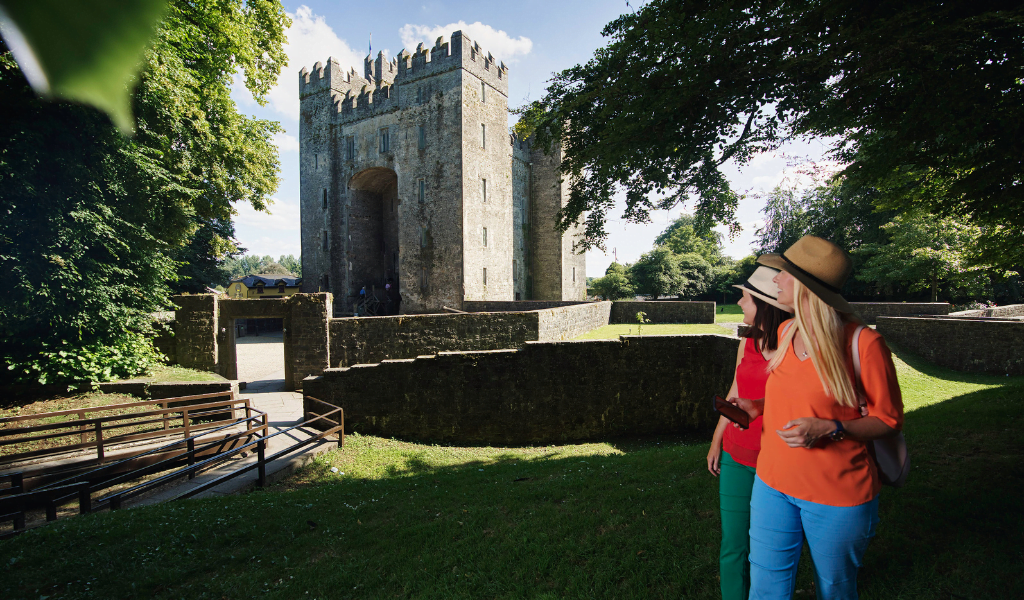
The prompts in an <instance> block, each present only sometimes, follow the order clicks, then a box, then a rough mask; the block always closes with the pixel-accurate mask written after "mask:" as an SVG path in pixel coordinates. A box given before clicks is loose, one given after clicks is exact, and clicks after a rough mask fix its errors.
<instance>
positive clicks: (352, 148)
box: [345, 135, 356, 160]
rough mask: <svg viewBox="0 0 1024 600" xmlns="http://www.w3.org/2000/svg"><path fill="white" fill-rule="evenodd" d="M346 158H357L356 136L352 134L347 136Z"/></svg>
mask: <svg viewBox="0 0 1024 600" xmlns="http://www.w3.org/2000/svg"><path fill="white" fill-rule="evenodd" d="M345 158H346V160H355V159H356V138H355V137H353V136H351V135H350V136H348V137H347V138H345Z"/></svg>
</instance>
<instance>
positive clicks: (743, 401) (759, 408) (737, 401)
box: [728, 396, 764, 429]
mask: <svg viewBox="0 0 1024 600" xmlns="http://www.w3.org/2000/svg"><path fill="white" fill-rule="evenodd" d="M728 402H729V403H730V404H732V405H733V406H736V407H739V409H740V410H742V411H743V412H745V413H747V414H748V415H750V420H751V421H753V420H754V419H756V418H758V417H760V416H761V415H763V414H764V398H760V399H758V400H750V399H748V398H737V397H735V396H733V397H731V398H729V400H728ZM732 426H733V427H735V428H737V429H743V428H742V427H740V426H739V424H738V423H733V424H732Z"/></svg>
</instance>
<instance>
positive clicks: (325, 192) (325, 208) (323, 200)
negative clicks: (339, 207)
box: [320, 188, 327, 210]
mask: <svg viewBox="0 0 1024 600" xmlns="http://www.w3.org/2000/svg"><path fill="white" fill-rule="evenodd" d="M320 205H321V208H323V209H324V210H327V189H326V188H325V189H324V193H323V199H322V200H321V201H320Z"/></svg>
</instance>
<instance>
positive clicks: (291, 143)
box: [270, 133, 299, 152]
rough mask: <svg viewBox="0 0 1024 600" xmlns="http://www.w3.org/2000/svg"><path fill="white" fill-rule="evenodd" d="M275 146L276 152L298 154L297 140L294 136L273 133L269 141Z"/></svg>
mask: <svg viewBox="0 0 1024 600" xmlns="http://www.w3.org/2000/svg"><path fill="white" fill-rule="evenodd" d="M270 141H271V142H273V143H274V145H276V146H277V150H278V152H298V151H299V140H298V138H296V137H295V136H294V135H288V134H287V133H275V134H274V137H273V138H272V139H271V140H270Z"/></svg>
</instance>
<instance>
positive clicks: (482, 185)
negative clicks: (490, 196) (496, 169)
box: [480, 179, 487, 202]
mask: <svg viewBox="0 0 1024 600" xmlns="http://www.w3.org/2000/svg"><path fill="white" fill-rule="evenodd" d="M480 200H481V201H482V202H487V180H486V179H481V180H480Z"/></svg>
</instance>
